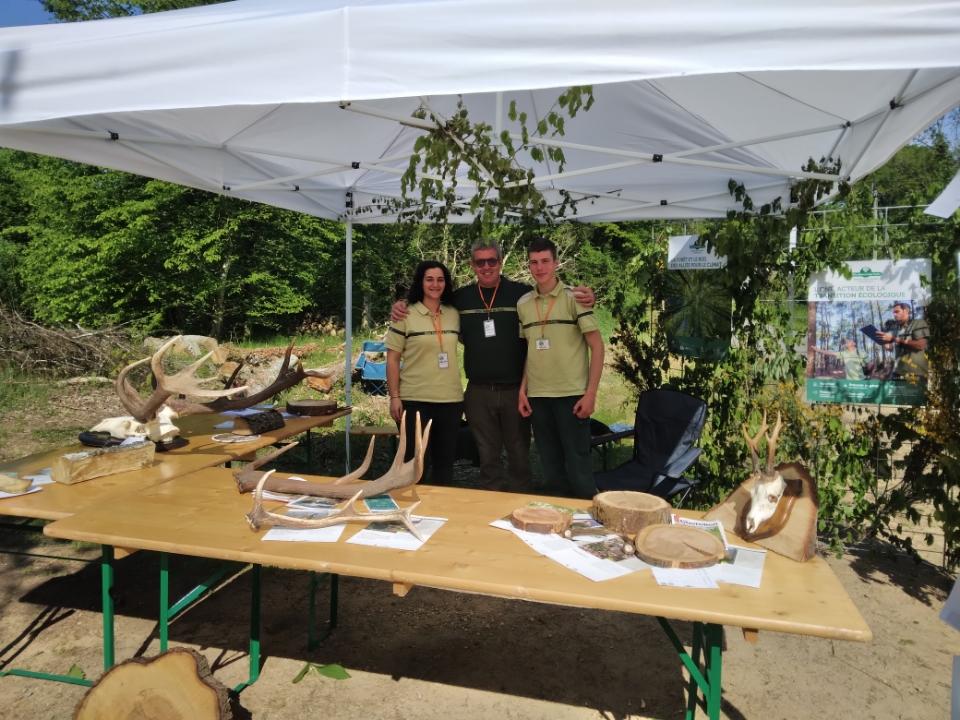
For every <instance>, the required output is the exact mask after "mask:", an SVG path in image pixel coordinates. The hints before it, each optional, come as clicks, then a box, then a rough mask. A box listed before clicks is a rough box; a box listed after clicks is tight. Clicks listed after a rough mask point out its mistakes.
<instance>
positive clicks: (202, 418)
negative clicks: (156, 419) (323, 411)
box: [0, 410, 350, 520]
mask: <svg viewBox="0 0 960 720" xmlns="http://www.w3.org/2000/svg"><path fill="white" fill-rule="evenodd" d="M349 412H350V411H349V410H345V411H340V412H338V413H334V414H331V415H315V416H303V417H292V418H286V422H285V424H284V427H282V428H280V429H278V430H273V431H271V432H269V433H264V434H263V435H261V436H260V437H259V438H257V439H255V440H251V441H249V442H243V443H235V444H225V443H219V442H216V441H215V440H213V439H212V435H213V434H215V433H218V432H221V431H220V430H216V429H215V428H214V427H213V426H214V425H216V424H218V423H221V422H223V421H224V420H228V419H230V417H229V416H223V415H191V416H188V417H185V418H182V419H181V420H178V421H177V422H178V425H179V426H180V428H181V432H182V437H184V438H185V439H186V440H187V445H185V446H184V447H182V448H177V449H176V450H170V451H167V452H162V453H157V454H156V456H155V458H154V461H153V464H152V465H150V466H148V467H145V468H141V469H139V470H128V471H126V472H122V473H116V474H114V475H105V476H103V477H99V478H94V479H93V480H87V481H85V482H81V483H76V484H73V485H62V484H60V483H51V484H50V485H45V486H44V488H43V490H41V491H40V492H36V493H30V494H29V495H17V496H15V497H10V498H2V499H0V515H11V516H16V517H28V518H36V519H40V520H59V519H61V518H65V517H69V516H70V515H73V514H74V513H75V512H78V511H80V510H82V509H84V508H87V507H91V506H94V505H102V504H103V502H104V500H105V499H107V498H108V497H109V496H113V495H115V494H117V493H123V492H133V491H136V490H142V489H143V488H147V487H150V486H151V485H156V484H157V483H159V482H164V481H166V480H171V479H173V478H175V477H177V476H179V475H186V474H188V473H191V472H194V471H196V470H200V469H202V468H207V467H216V466H217V465H223V464H224V463H227V462H230V461H231V460H234V459H237V458H238V457H241V456H243V455H246V454H248V453H250V452H255V451H256V450H259V449H260V448H262V447H266V446H268V445H272V444H273V443H275V442H279V441H280V440H283V439H285V438H288V437H292V436H294V435H299V434H300V433H303V432H306V431H307V430H310V429H312V428H315V427H319V426H324V425H329V424H331V423H332V422H333V421H334V420H336V419H337V418H340V417H343V416H344V415H347V414H349ZM85 449H89V448H85V447H84V446H83V445H80V444H79V443H75V444H73V445H68V446H66V447H61V448H57V449H56V450H49V451H46V452H42V453H35V454H33V455H28V456H27V457H24V458H20V459H19V460H13V461H8V462H4V463H0V470H5V471H13V472H16V473H18V474H19V475H21V476H23V475H29V474H31V473H35V472H37V471H38V470H40V469H41V468H45V467H50V465H51V464H52V462H53V460H54V459H55V458H57V457H59V456H60V455H63V454H64V453H68V452H77V451H80V450H85Z"/></svg>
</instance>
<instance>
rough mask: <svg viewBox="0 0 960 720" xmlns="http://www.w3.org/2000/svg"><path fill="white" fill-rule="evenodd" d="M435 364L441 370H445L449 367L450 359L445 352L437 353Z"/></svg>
mask: <svg viewBox="0 0 960 720" xmlns="http://www.w3.org/2000/svg"><path fill="white" fill-rule="evenodd" d="M437 363H438V364H439V365H440V369H441V370H446V369H447V368H448V367H450V358H449V357H448V356H447V354H446V353H445V352H442V353H437Z"/></svg>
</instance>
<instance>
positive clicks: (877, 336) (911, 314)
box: [806, 259, 931, 405]
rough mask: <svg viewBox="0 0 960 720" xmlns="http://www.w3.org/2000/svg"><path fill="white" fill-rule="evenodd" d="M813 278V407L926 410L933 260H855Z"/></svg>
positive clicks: (810, 303)
mask: <svg viewBox="0 0 960 720" xmlns="http://www.w3.org/2000/svg"><path fill="white" fill-rule="evenodd" d="M847 267H848V269H849V271H850V277H844V276H843V275H842V274H841V273H839V272H832V271H825V272H822V273H817V274H816V275H814V276H812V277H811V279H810V289H809V295H808V303H807V379H806V389H807V390H806V395H807V401H808V402H817V403H862V404H884V405H922V404H923V403H924V399H925V396H926V387H927V359H926V348H927V342H928V341H929V340H928V336H929V328H928V326H927V320H926V305H927V302H928V299H929V295H928V289H927V288H928V282H927V281H928V280H929V278H930V271H931V264H930V260H929V259H911V260H858V261H851V262H848V263H847Z"/></svg>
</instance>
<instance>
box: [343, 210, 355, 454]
mask: <svg viewBox="0 0 960 720" xmlns="http://www.w3.org/2000/svg"><path fill="white" fill-rule="evenodd" d="M345 245H346V248H345V252H346V273H345V277H346V280H345V283H344V284H345V285H346V307H345V310H344V314H343V316H344V329H343V387H344V402H345V403H346V404H347V405H349V404H350V395H351V392H350V391H351V389H352V388H351V373H352V372H353V221H352V220H347V223H346V243H345ZM346 420H347V423H346V430H345V432H344V434H343V442H344V449H345V457H346V461H345V463H346V472H350V416H349V415H347V418H346Z"/></svg>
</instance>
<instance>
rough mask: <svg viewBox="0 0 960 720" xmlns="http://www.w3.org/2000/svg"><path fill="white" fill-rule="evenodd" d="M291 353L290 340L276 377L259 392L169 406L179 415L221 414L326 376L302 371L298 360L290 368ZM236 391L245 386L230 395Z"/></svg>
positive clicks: (301, 363) (174, 403)
mask: <svg viewBox="0 0 960 720" xmlns="http://www.w3.org/2000/svg"><path fill="white" fill-rule="evenodd" d="M292 352H293V341H292V340H291V341H290V344H289V345H287V350H286V352H285V353H284V355H283V364H282V365H281V366H280V371H279V372H278V373H277V377H276V378H275V379H274V381H273V382H272V383H270V384H269V385H267V386H266V387H265V388H263V389H262V390H260V391H259V392H255V393H253V394H252V395H245V396H243V397H237V398H234V397H230V396H229V395H228V394H224V395H223V396H221V397H218V398H217V399H216V400H214V401H213V402H209V403H202V404H198V403H190V402H183V401H179V400H174V401H173V402H172V403H171V405H172V406H173V408H174V409H175V410H176V411H177V412H178V413H180V414H181V415H199V414H201V413H219V412H223V411H224V410H242V409H243V408H248V407H251V406H253V405H256V404H257V403H260V402H263V401H264V400H269V399H270V398H272V397H273V396H274V395H276V394H278V393H281V392H283V391H284V390H286V389H287V388H291V387H293V386H294V385H296V384H297V383H299V382H301V381H302V380H303V379H304V378H307V377H326V375H325V374H324V373H323V372H321V371H319V370H304V369H303V362H302V361H301V360H299V359H298V360H297V363H296V365H295V366H294V367H292V368H291V367H290V354H291V353H292ZM231 381H232V378H231ZM238 390H246V386H244V387H243V388H236V389H233V390H231V391H230V394H236V393H237V391H238Z"/></svg>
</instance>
